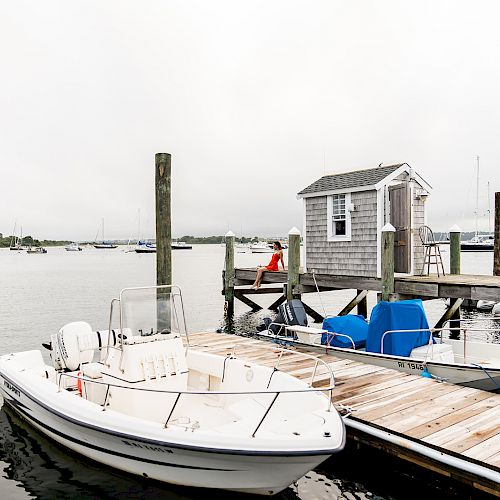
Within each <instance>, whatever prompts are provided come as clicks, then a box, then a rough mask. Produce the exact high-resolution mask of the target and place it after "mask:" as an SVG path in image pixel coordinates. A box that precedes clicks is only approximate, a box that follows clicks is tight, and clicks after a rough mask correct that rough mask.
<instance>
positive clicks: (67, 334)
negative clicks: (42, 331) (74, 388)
mask: <svg viewBox="0 0 500 500" xmlns="http://www.w3.org/2000/svg"><path fill="white" fill-rule="evenodd" d="M108 333H109V332H108V331H104V332H93V331H92V327H91V326H90V325H89V324H88V323H85V321H75V322H73V323H68V324H67V325H64V326H63V327H62V328H61V329H60V330H59V332H57V333H56V334H55V335H51V337H50V344H51V352H50V357H51V358H52V364H53V365H54V368H55V369H56V370H62V369H66V370H69V371H73V370H77V369H78V368H79V367H80V365H81V364H82V363H90V362H92V359H93V357H94V352H95V350H96V349H99V348H101V347H105V346H107V345H108V337H110V338H109V342H110V343H109V345H110V346H114V345H116V343H117V340H118V339H117V335H116V334H115V333H114V332H112V333H111V336H109V335H108Z"/></svg>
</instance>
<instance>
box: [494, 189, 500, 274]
mask: <svg viewBox="0 0 500 500" xmlns="http://www.w3.org/2000/svg"><path fill="white" fill-rule="evenodd" d="M493 276H500V193H495V250H494V255H493Z"/></svg>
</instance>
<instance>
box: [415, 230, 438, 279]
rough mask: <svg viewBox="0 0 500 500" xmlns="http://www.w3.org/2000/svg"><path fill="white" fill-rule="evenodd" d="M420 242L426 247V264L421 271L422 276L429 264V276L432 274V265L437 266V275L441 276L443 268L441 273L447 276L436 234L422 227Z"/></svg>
mask: <svg viewBox="0 0 500 500" xmlns="http://www.w3.org/2000/svg"><path fill="white" fill-rule="evenodd" d="M418 234H419V236H420V240H421V241H422V245H423V247H424V263H423V264H422V270H421V271H420V276H422V275H423V274H424V270H425V265H426V264H427V274H429V273H430V268H431V264H434V265H435V266H436V270H437V275H438V276H440V274H439V267H440V266H441V271H442V273H443V276H445V272H444V265H443V259H442V258H441V250H440V249H439V244H438V243H437V242H436V239H435V238H434V233H433V232H432V229H431V228H430V227H429V226H421V227H420V229H419V230H418Z"/></svg>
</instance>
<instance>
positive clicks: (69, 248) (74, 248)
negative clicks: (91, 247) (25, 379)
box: [64, 243, 83, 252]
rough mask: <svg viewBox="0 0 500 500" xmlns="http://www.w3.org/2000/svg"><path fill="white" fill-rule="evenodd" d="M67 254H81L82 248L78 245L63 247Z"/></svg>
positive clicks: (72, 244)
mask: <svg viewBox="0 0 500 500" xmlns="http://www.w3.org/2000/svg"><path fill="white" fill-rule="evenodd" d="M64 248H65V249H66V251H67V252H81V251H82V250H83V248H82V247H81V246H80V245H79V244H78V243H70V244H69V245H66V246H65V247H64Z"/></svg>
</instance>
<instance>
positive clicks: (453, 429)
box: [190, 277, 500, 496]
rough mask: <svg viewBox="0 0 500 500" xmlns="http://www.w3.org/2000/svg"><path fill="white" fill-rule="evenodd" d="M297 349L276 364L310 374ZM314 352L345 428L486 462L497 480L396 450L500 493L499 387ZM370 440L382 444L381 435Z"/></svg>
mask: <svg viewBox="0 0 500 500" xmlns="http://www.w3.org/2000/svg"><path fill="white" fill-rule="evenodd" d="M426 278H428V279H432V277H430V278H429V277H426ZM497 279H498V278H497ZM458 281H459V280H457V282H458ZM190 345H191V347H192V348H194V349H199V350H203V351H207V352H212V353H214V354H215V353H217V354H221V355H224V354H227V355H229V354H230V353H231V352H232V350H233V346H237V349H236V351H235V354H236V355H237V356H238V357H240V358H242V359H246V360H248V361H250V362H256V363H261V364H265V365H267V366H274V365H275V364H276V362H277V361H278V358H279V353H278V351H277V350H276V349H275V346H274V345H273V344H270V343H269V342H266V341H262V340H256V339H252V338H249V337H242V336H238V335H228V334H219V333H199V334H194V335H190ZM301 352H302V351H301V350H300V348H296V347H295V348H293V349H290V350H289V351H288V352H286V353H285V354H283V355H282V356H281V359H280V361H279V369H280V370H281V371H283V372H286V373H289V374H290V375H293V376H295V377H298V378H300V379H304V380H308V379H310V378H311V375H312V370H313V368H314V364H315V363H314V361H313V360H307V359H304V358H303V357H301V356H300V353H301ZM304 352H305V351H304ZM317 357H319V358H320V359H322V360H323V361H325V362H327V363H328V364H329V366H330V367H331V368H332V370H333V372H334V375H335V386H336V387H335V390H334V391H333V402H334V404H335V405H337V406H338V407H339V408H342V409H348V410H349V411H350V412H352V417H348V418H347V419H346V425H347V426H348V428H349V419H350V418H352V419H354V420H355V421H357V422H362V423H363V424H366V425H368V426H372V427H373V428H377V429H382V430H384V431H387V432H390V433H394V434H395V435H398V436H401V437H403V438H406V439H409V440H412V441H415V442H417V443H419V444H420V445H423V446H428V447H431V448H433V449H434V450H438V451H439V452H440V453H442V454H445V455H451V456H455V457H459V458H461V459H462V460H465V461H469V462H470V461H472V462H473V463H476V464H479V465H480V466H481V467H484V468H486V469H488V470H490V471H491V473H492V476H493V477H494V478H497V480H496V481H495V480H494V479H493V480H492V479H488V478H485V477H483V476H478V475H471V474H470V473H461V471H460V470H458V471H457V470H451V469H450V466H448V465H445V464H440V463H439V462H436V461H433V460H431V459H427V458H426V457H425V456H424V455H419V454H418V453H416V452H415V450H409V451H408V452H407V453H405V450H404V449H401V447H400V448H399V450H398V451H395V452H394V453H395V454H397V455H398V456H401V457H402V458H405V459H406V460H411V461H413V462H414V463H418V464H419V465H421V466H424V467H427V468H428V469H431V470H434V471H437V472H439V473H441V474H445V475H447V476H451V477H454V478H455V479H458V480H463V481H464V482H466V483H467V484H470V485H472V486H475V487H477V488H478V489H481V490H483V491H487V492H489V493H492V494H494V495H496V496H500V488H499V481H500V394H492V393H489V392H485V391H480V390H477V389H472V388H466V387H462V386H458V385H452V384H447V383H441V382H437V381H435V380H432V379H427V378H423V377H419V376H415V375H409V374H406V373H402V372H398V371H395V370H390V369H388V368H382V367H378V366H372V365H368V364H364V363H360V362H356V361H351V360H345V359H343V360H341V359H337V358H335V357H333V356H330V355H326V354H321V355H319V356H317ZM328 383H329V375H328V374H327V373H326V370H325V369H324V367H322V366H321V365H318V369H317V371H316V375H315V377H314V383H313V385H314V386H315V387H321V386H324V387H326V386H328ZM370 441H371V444H374V443H373V438H370V439H368V440H367V441H366V442H370ZM375 445H378V446H380V443H379V444H375ZM383 447H384V449H387V447H388V444H387V443H384V444H383ZM490 475H491V474H490Z"/></svg>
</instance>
